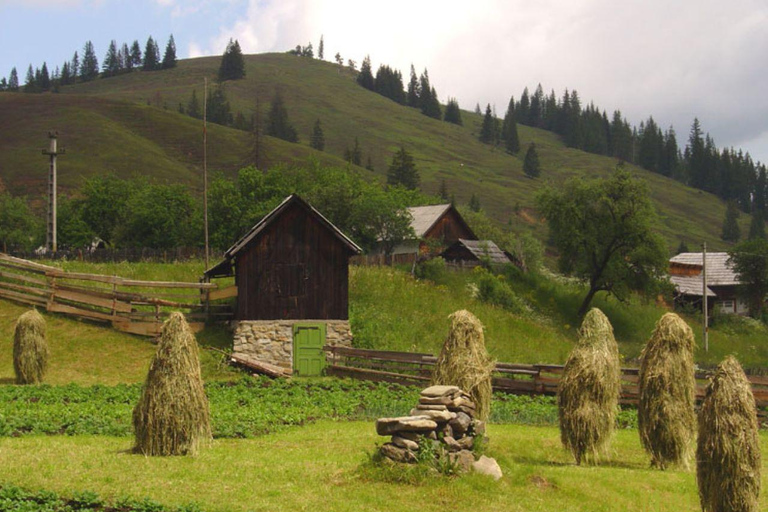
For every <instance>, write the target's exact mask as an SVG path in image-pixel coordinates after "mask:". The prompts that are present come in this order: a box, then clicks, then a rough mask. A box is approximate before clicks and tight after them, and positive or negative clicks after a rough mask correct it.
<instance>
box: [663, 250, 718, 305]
mask: <svg viewBox="0 0 768 512" xmlns="http://www.w3.org/2000/svg"><path fill="white" fill-rule="evenodd" d="M707 259H709V258H707ZM707 273H709V269H707ZM669 280H670V281H671V282H672V284H674V285H675V291H676V292H677V293H679V294H682V295H693V296H695V297H701V291H702V283H701V276H669ZM716 296H717V295H716V294H715V292H713V291H712V290H711V289H710V288H709V287H707V297H716Z"/></svg>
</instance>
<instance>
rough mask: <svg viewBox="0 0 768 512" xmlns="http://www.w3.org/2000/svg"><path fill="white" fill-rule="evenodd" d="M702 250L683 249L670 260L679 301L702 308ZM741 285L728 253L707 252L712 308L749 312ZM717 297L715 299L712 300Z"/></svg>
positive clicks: (742, 313) (740, 312)
mask: <svg viewBox="0 0 768 512" xmlns="http://www.w3.org/2000/svg"><path fill="white" fill-rule="evenodd" d="M702 262H703V258H702V253H700V252H683V253H680V254H678V255H677V256H674V257H673V258H671V259H670V260H669V280H670V281H671V282H672V284H674V285H675V295H676V301H678V302H687V303H693V304H697V305H698V307H701V300H702V294H703V276H702ZM739 284H741V283H740V282H739V278H738V276H737V275H736V273H735V272H734V271H733V269H732V268H731V266H730V264H729V263H728V253H727V252H708V253H707V297H708V301H709V304H710V309H713V308H717V310H718V311H720V312H723V313H735V314H738V315H746V314H747V304H746V302H744V301H743V300H741V299H740V298H739V297H738V295H737V290H738V286H739ZM712 299H714V300H712Z"/></svg>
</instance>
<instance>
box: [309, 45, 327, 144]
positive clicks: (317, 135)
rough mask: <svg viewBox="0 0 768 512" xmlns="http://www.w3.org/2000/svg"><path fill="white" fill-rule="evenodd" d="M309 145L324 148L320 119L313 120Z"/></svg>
mask: <svg viewBox="0 0 768 512" xmlns="http://www.w3.org/2000/svg"><path fill="white" fill-rule="evenodd" d="M322 41H323V39H322V37H321V38H320V48H322V47H323V44H322ZM309 146H310V147H311V148H314V149H316V150H318V151H323V150H325V135H323V127H322V126H320V119H317V120H316V121H315V127H314V128H312V135H310V137H309Z"/></svg>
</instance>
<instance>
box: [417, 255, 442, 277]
mask: <svg viewBox="0 0 768 512" xmlns="http://www.w3.org/2000/svg"><path fill="white" fill-rule="evenodd" d="M446 272H447V271H446V269H445V260H444V259H443V258H441V257H439V256H438V257H437V258H432V259H429V260H426V261H422V262H421V263H419V264H418V265H416V269H415V270H414V275H415V276H416V278H417V279H425V280H427V281H432V282H433V283H438V284H441V283H442V282H443V281H444V280H445V273H446Z"/></svg>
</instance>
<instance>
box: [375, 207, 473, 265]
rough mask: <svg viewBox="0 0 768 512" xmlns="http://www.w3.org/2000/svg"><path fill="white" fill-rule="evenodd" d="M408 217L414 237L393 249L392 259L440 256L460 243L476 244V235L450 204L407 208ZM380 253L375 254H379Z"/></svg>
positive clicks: (380, 250)
mask: <svg viewBox="0 0 768 512" xmlns="http://www.w3.org/2000/svg"><path fill="white" fill-rule="evenodd" d="M408 213H409V214H410V215H411V218H412V220H411V227H412V228H413V232H414V233H415V234H416V237H415V238H413V239H410V240H405V241H403V243H401V244H400V245H398V246H397V247H395V249H394V250H393V251H392V255H393V256H395V255H399V254H414V255H420V254H426V253H427V252H430V251H433V252H441V251H442V250H443V249H445V248H446V247H448V246H450V245H452V244H453V243H455V242H457V241H458V240H459V239H464V240H477V236H475V233H474V232H473V231H472V229H471V228H470V227H469V225H468V224H467V223H466V221H465V220H464V218H463V217H462V216H461V214H460V213H459V211H458V210H457V209H456V208H455V207H454V206H453V205H451V204H437V205H432V206H414V207H411V208H408ZM382 251H383V250H382V249H379V250H378V252H379V253H381V252H382Z"/></svg>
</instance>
